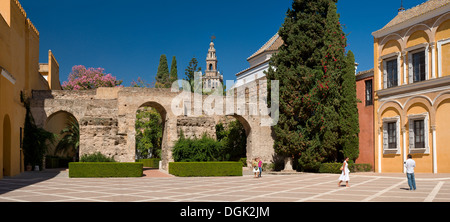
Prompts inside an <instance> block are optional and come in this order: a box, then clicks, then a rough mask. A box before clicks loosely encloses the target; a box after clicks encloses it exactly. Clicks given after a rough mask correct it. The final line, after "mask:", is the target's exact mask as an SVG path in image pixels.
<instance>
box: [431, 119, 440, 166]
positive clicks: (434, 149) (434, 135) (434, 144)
mask: <svg viewBox="0 0 450 222" xmlns="http://www.w3.org/2000/svg"><path fill="white" fill-rule="evenodd" d="M431 132H432V137H433V142H432V143H433V173H437V172H438V171H437V154H436V150H437V148H436V126H431Z"/></svg>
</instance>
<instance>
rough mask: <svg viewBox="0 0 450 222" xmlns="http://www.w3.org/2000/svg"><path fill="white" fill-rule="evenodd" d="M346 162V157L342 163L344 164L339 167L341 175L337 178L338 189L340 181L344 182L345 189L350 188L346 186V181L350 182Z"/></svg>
mask: <svg viewBox="0 0 450 222" xmlns="http://www.w3.org/2000/svg"><path fill="white" fill-rule="evenodd" d="M347 161H348V157H347V158H345V161H344V163H343V164H342V167H341V171H342V173H341V176H340V177H339V183H338V187H340V186H341V183H342V181H345V184H346V185H345V186H346V187H350V186H349V185H348V181H349V180H350V176H349V174H350V170H349V169H348V163H347Z"/></svg>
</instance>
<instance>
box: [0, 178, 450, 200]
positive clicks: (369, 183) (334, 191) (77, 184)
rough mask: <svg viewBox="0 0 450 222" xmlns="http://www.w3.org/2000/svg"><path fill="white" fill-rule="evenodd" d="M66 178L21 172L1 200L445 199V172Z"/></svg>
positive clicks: (449, 195) (6, 181) (4, 187)
mask: <svg viewBox="0 0 450 222" xmlns="http://www.w3.org/2000/svg"><path fill="white" fill-rule="evenodd" d="M152 173H153V174H155V175H158V174H159V175H160V176H159V177H149V176H144V177H141V178H69V177H68V174H67V172H65V171H60V172H53V173H52V172H26V173H23V174H21V175H19V176H16V177H5V178H3V179H1V180H0V202H80V201H81V202H450V174H419V173H418V174H416V183H417V190H416V191H409V190H408V185H407V179H406V176H405V175H404V174H378V173H353V174H351V175H350V187H342V186H341V187H338V185H337V182H338V177H339V175H336V174H312V173H297V174H286V175H284V174H263V177H261V178H254V177H253V176H252V175H244V176H241V177H195V178H192V177H191V178H182V177H174V176H171V175H167V174H166V175H165V176H164V172H156V171H153V172H152Z"/></svg>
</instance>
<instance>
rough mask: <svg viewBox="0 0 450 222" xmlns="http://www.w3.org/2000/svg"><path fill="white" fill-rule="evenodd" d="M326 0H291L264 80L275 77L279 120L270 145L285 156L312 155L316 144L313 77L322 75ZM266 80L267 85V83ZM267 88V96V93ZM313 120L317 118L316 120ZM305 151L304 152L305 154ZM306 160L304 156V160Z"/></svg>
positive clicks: (314, 85) (315, 80)
mask: <svg viewBox="0 0 450 222" xmlns="http://www.w3.org/2000/svg"><path fill="white" fill-rule="evenodd" d="M328 2H329V0H295V1H294V2H293V3H292V9H289V10H288V11H287V14H286V18H285V21H284V24H283V25H282V27H281V28H280V30H279V32H278V33H279V35H280V37H281V38H282V39H283V41H284V43H285V44H284V45H283V46H281V47H280V49H279V52H278V53H277V54H275V55H274V56H273V57H272V60H271V63H270V64H271V67H275V68H276V69H272V68H269V70H268V72H267V78H268V80H278V81H279V99H280V101H279V113H280V114H279V120H278V124H277V125H275V126H274V127H273V130H274V133H275V137H276V138H275V142H274V149H275V152H276V153H277V154H279V155H282V156H286V157H292V156H293V157H295V158H298V157H308V158H312V159H314V158H319V157H320V156H316V157H313V156H314V155H315V154H316V153H320V151H319V152H317V151H314V150H312V149H314V148H320V146H319V143H318V139H319V138H318V137H317V135H316V134H315V131H316V130H315V128H317V126H316V125H315V123H314V115H315V114H316V113H317V112H316V106H317V104H318V102H319V101H316V97H315V96H314V95H315V93H316V92H317V79H319V78H320V77H321V76H323V73H322V70H321V67H322V64H321V62H322V61H321V60H322V55H321V51H320V50H317V49H321V48H323V46H324V42H323V36H324V27H325V21H326V15H327V11H328ZM270 83H271V82H270V81H268V84H269V86H268V88H269V89H270V87H271V84H270ZM270 94H271V93H270V91H269V97H270ZM316 123H317V122H316ZM307 153H308V154H307ZM304 161H305V162H306V161H307V160H306V159H305V160H304ZM314 162H317V161H314Z"/></svg>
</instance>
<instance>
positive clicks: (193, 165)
mask: <svg viewBox="0 0 450 222" xmlns="http://www.w3.org/2000/svg"><path fill="white" fill-rule="evenodd" d="M169 174H172V175H175V176H179V177H216V176H242V162H171V163H169Z"/></svg>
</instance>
